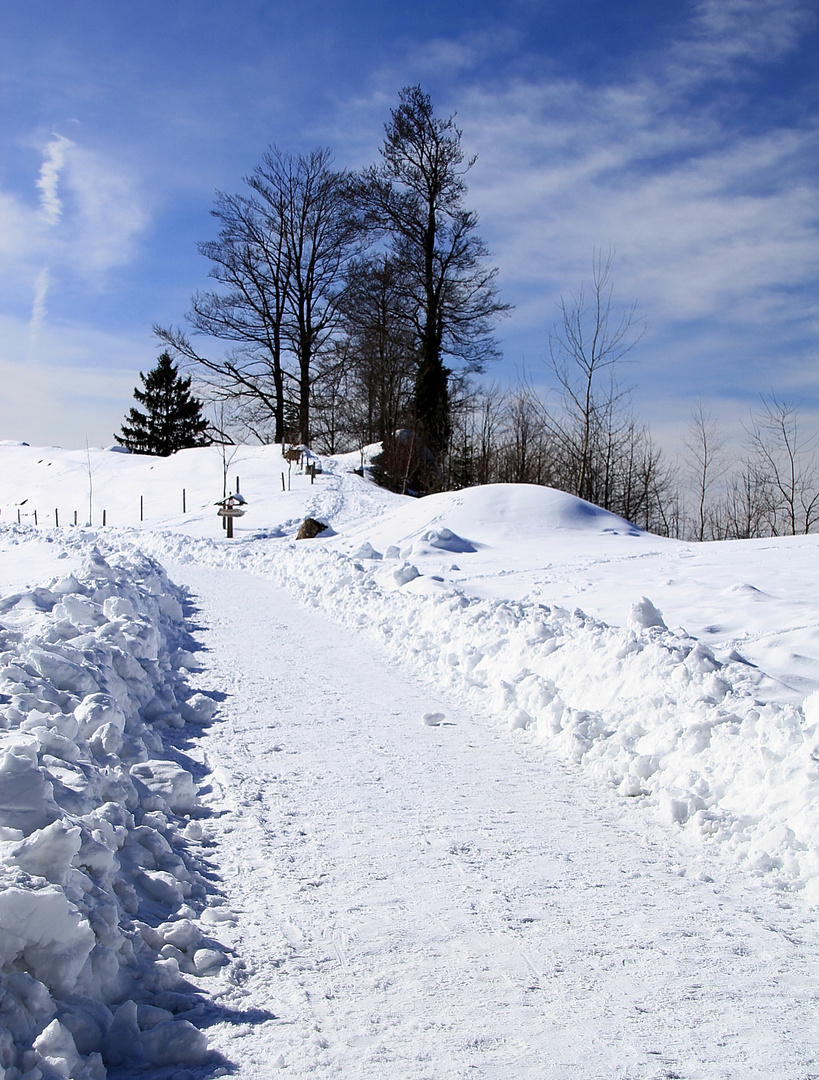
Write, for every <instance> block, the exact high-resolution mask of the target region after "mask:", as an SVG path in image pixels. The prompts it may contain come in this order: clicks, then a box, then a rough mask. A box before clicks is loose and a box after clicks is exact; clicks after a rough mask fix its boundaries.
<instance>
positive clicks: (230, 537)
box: [225, 517, 233, 540]
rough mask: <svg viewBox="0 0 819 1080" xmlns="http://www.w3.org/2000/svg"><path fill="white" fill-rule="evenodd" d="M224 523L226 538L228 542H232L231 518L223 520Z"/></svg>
mask: <svg viewBox="0 0 819 1080" xmlns="http://www.w3.org/2000/svg"><path fill="white" fill-rule="evenodd" d="M225 521H226V522H227V538H228V540H232V539H233V518H232V517H227V518H225Z"/></svg>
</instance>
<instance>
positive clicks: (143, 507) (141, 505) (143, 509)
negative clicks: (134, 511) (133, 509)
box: [139, 495, 145, 521]
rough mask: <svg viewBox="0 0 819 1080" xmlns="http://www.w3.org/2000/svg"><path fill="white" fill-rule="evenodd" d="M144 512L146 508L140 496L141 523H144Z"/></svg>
mask: <svg viewBox="0 0 819 1080" xmlns="http://www.w3.org/2000/svg"><path fill="white" fill-rule="evenodd" d="M144 511H145V506H144V501H143V496H142V495H140V497H139V520H140V521H142V519H143V515H144Z"/></svg>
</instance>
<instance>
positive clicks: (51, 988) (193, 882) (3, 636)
mask: <svg viewBox="0 0 819 1080" xmlns="http://www.w3.org/2000/svg"><path fill="white" fill-rule="evenodd" d="M75 543H76V544H79V543H80V541H75ZM86 546H87V542H86ZM186 645H189V642H188V640H187V636H186V635H185V633H184V630H183V626H182V611H181V607H180V604H179V598H178V596H177V594H176V590H175V589H174V587H173V586H172V585H171V584H170V582H169V581H168V579H167V577H166V575H165V574H164V572H163V571H162V569H161V568H160V567H159V566H158V565H157V564H156V563H155V562H153V561H152V560H150V559H148V558H147V557H145V556H142V555H137V554H131V555H130V556H124V555H119V556H109V558H108V559H107V560H106V559H104V558H103V557H102V556H101V555H100V554H99V551H98V550H96V549H95V548H91V550H90V551H89V552H88V554H87V557H86V558H85V560H84V563H83V565H82V567H81V569H78V571H77V572H76V573H67V574H66V575H65V576H63V577H61V578H59V579H55V580H54V581H52V582H51V583H50V584H49V585H48V586H47V587H33V588H26V589H23V590H21V591H19V592H17V593H14V594H13V595H11V596H7V597H5V598H4V599H3V600H1V601H0V1016H2V1025H0V1076H3V1077H4V1078H5V1080H19V1078H21V1077H22V1078H25V1080H40V1078H50V1077H71V1078H74V1080H102V1078H104V1077H105V1075H106V1066H107V1065H129V1066H133V1065H168V1064H188V1065H190V1064H194V1063H199V1062H202V1061H203V1059H204V1058H205V1055H206V1053H207V1045H206V1040H205V1037H204V1035H202V1033H201V1032H200V1031H199V1030H198V1029H197V1028H195V1027H194V1026H193V1025H192V1024H191V1023H190V1022H189V1021H188V1020H187V1019H185V1018H184V1016H182V1015H181V1014H183V1013H186V1012H189V1011H190V1010H191V1008H192V1007H194V1006H195V1005H196V997H195V994H194V991H193V988H192V987H191V986H190V985H189V984H187V983H186V982H185V981H183V978H182V976H183V974H184V973H190V974H199V973H202V972H201V971H200V965H199V963H198V958H199V957H200V953H202V954H204V953H205V952H207V953H209V954H210V955H209V956H208V957H206V958H205V959H206V960H207V964H206V965H204V966H205V967H208V966H209V967H210V968H213V967H214V966H218V965H219V964H221V963H222V962H223V961H224V957H223V955H222V953H220V952H219V950H218V948H213V947H211V948H204V946H208V945H211V946H212V945H213V943H210V942H208V940H207V939H206V938H205V937H204V936H203V934H202V932H201V931H200V930H199V929H198V928H197V926H196V925H195V923H194V921H193V920H194V918H195V914H196V909H201V908H202V907H203V906H204V903H205V899H206V889H205V881H204V878H203V876H202V874H201V873H200V868H199V859H198V856H197V854H196V849H197V848H198V846H199V845H198V844H197V843H196V842H195V840H193V839H192V838H191V837H196V836H197V835H201V828H200V826H199V825H198V823H197V822H193V823H191V820H190V815H191V814H195V812H196V809H197V796H196V787H195V784H194V779H193V777H192V775H191V773H190V772H189V771H188V770H187V769H185V768H184V767H183V766H182V764H180V762H179V760H178V758H179V755H177V754H175V753H174V751H173V750H172V748H171V747H170V740H169V739H163V735H168V734H169V733H171V732H172V731H174V730H175V729H178V728H181V727H183V725H184V724H185V722H186V721H185V716H186V715H187V716H188V717H189V718H191V719H198V720H205V719H208V718H209V717H210V715H212V712H213V704H212V702H211V701H209V700H208V699H205V698H204V697H203V696H202V695H195V696H192V695H191V693H190V690H189V689H188V687H187V685H186V681H185V677H186V671H185V668H184V666H183V665H181V664H180V663H179V656H180V655H181V657H182V659H183V660H184V659H186V658H188V657H189V656H190V653H189V652H185V651H184V646H186ZM174 758H177V760H174ZM214 956H216V958H217V959H216V961H214V959H213V957H214Z"/></svg>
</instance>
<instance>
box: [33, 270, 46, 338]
mask: <svg viewBox="0 0 819 1080" xmlns="http://www.w3.org/2000/svg"><path fill="white" fill-rule="evenodd" d="M47 295H48V267H47V266H44V267H43V269H42V270H41V271H40V273H39V274H38V275H37V278H36V280H35V282H34V301H33V303H32V305H31V322H30V324H29V328H30V331H31V333H32V334H34V333H36V332H37V330H38V329H39V327H40V326H41V325H42V323H43V322H44V320H45V317H46V296H47Z"/></svg>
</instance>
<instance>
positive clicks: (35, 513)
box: [34, 510, 37, 525]
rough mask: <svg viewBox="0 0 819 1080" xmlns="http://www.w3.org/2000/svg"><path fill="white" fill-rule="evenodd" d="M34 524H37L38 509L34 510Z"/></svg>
mask: <svg viewBox="0 0 819 1080" xmlns="http://www.w3.org/2000/svg"><path fill="white" fill-rule="evenodd" d="M34 524H35V525H36V524H37V511H36V510H35V511H34Z"/></svg>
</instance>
